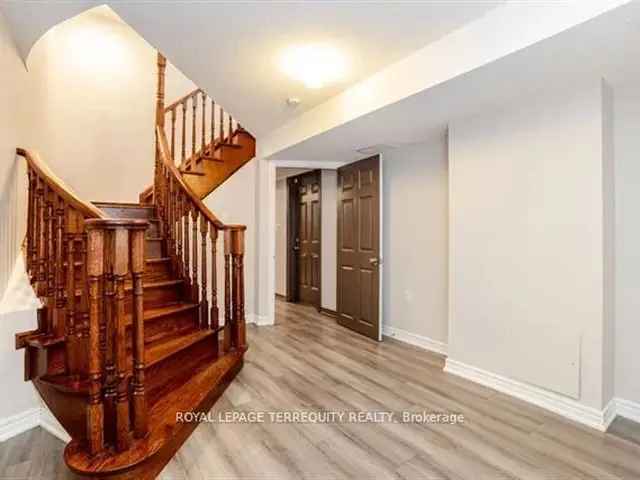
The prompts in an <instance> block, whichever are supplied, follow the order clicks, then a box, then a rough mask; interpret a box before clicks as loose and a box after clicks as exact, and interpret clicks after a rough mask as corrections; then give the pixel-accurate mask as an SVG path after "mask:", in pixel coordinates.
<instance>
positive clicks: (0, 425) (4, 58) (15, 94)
mask: <svg viewBox="0 0 640 480" xmlns="http://www.w3.org/2000/svg"><path fill="white" fill-rule="evenodd" d="M0 72H2V74H1V76H2V81H1V84H2V86H1V88H0V105H2V109H0V300H2V301H0V379H2V390H3V391H4V392H5V395H1V396H0V438H1V437H3V436H6V435H8V434H11V433H13V432H15V431H19V430H20V429H21V426H24V427H25V428H26V427H28V425H24V424H23V422H22V421H20V420H16V418H15V417H14V416H15V415H18V414H21V413H24V412H28V411H30V410H32V409H35V408H39V405H40V404H39V403H38V400H37V396H36V394H35V390H34V389H33V387H32V386H31V384H29V383H26V382H25V381H24V379H23V375H24V352H23V351H20V352H17V351H15V348H14V335H15V333H16V332H20V331H24V330H31V329H33V328H34V327H35V326H36V323H35V318H34V315H33V310H27V311H22V312H14V313H9V312H10V311H11V310H14V309H13V308H12V309H9V308H6V307H5V305H7V303H9V299H6V298H4V297H3V295H4V294H5V292H6V291H8V290H7V286H8V284H9V279H10V277H11V274H12V272H13V270H14V268H15V267H16V259H17V258H19V257H18V252H19V249H20V244H21V242H22V238H23V236H24V221H23V219H22V217H18V216H17V215H16V212H18V211H21V209H20V208H19V207H20V205H21V204H22V205H23V204H24V200H21V198H23V192H22V189H21V188H20V187H21V186H22V187H24V185H25V183H24V179H25V168H24V160H23V159H22V158H16V156H15V151H16V146H18V145H19V144H20V143H21V142H23V141H24V133H25V129H26V117H25V115H26V113H27V112H26V111H25V109H24V107H25V105H26V102H27V101H28V100H29V97H28V95H27V90H26V87H27V72H26V69H25V68H24V65H23V64H22V62H21V61H20V59H19V57H18V54H17V51H16V49H15V46H14V45H13V42H12V39H11V38H10V36H9V34H8V30H7V27H6V24H5V19H4V17H3V16H2V13H1V12H0ZM20 180H22V184H21V182H20ZM18 266H19V267H21V269H22V271H24V267H23V266H22V263H21V262H20V263H19V265H18ZM27 285H28V284H27ZM15 296H17V295H11V297H12V299H13V298H14V297H15ZM9 392H10V395H9V394H8V393H9ZM12 417H13V418H12Z"/></svg>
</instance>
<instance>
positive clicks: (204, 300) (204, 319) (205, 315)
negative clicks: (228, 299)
mask: <svg viewBox="0 0 640 480" xmlns="http://www.w3.org/2000/svg"><path fill="white" fill-rule="evenodd" d="M208 228H209V222H208V221H207V219H206V218H205V216H204V215H201V216H200V235H201V236H202V238H201V244H200V252H201V255H202V265H201V267H200V269H201V279H200V288H201V293H200V302H201V303H200V326H201V327H202V328H209V301H208V296H209V295H208V292H207V268H208V265H207V233H208Z"/></svg>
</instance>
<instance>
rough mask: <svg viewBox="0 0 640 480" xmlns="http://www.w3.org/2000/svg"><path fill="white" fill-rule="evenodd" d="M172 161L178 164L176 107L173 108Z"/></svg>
mask: <svg viewBox="0 0 640 480" xmlns="http://www.w3.org/2000/svg"><path fill="white" fill-rule="evenodd" d="M171 161H172V162H173V163H174V165H175V163H176V107H172V108H171Z"/></svg>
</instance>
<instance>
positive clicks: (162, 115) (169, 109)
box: [156, 54, 242, 171]
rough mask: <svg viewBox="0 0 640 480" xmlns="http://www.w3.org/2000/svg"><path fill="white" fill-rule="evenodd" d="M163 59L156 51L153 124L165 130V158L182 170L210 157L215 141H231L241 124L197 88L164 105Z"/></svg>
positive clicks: (164, 60) (164, 63)
mask: <svg viewBox="0 0 640 480" xmlns="http://www.w3.org/2000/svg"><path fill="white" fill-rule="evenodd" d="M166 63H167V61H166V59H165V58H164V57H163V56H162V55H161V54H158V92H159V95H158V96H157V105H156V124H157V125H159V126H161V127H163V128H164V129H165V135H166V136H167V143H168V145H169V158H171V159H172V160H173V162H174V164H178V165H179V167H180V169H181V170H183V171H185V170H188V169H189V168H192V167H193V166H194V165H195V160H196V159H198V158H200V157H202V156H213V152H214V150H215V146H216V145H217V144H218V143H233V135H234V133H235V132H236V131H238V130H242V127H241V126H240V124H238V122H237V121H236V120H235V119H234V118H233V117H232V116H231V114H230V113H229V112H226V111H225V110H224V108H222V106H221V105H219V104H217V103H216V102H215V100H214V99H213V98H211V97H210V96H209V95H207V93H206V92H205V91H204V90H202V89H200V88H198V89H196V90H194V91H192V92H190V93H188V94H186V95H185V96H183V97H182V98H180V99H178V100H176V101H175V102H173V103H171V104H170V105H168V106H166V107H165V106H164V84H165V81H164V78H165V69H166Z"/></svg>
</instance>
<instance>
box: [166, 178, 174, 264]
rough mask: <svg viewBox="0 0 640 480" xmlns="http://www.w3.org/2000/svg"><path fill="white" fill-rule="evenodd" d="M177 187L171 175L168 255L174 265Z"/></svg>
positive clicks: (169, 186)
mask: <svg viewBox="0 0 640 480" xmlns="http://www.w3.org/2000/svg"><path fill="white" fill-rule="evenodd" d="M174 189H175V186H174V184H173V175H171V176H170V177H169V185H168V190H169V203H168V205H167V207H168V209H169V211H168V216H167V226H168V229H167V242H168V246H169V248H168V250H169V251H168V253H169V258H170V262H171V263H172V265H173V262H174V259H175V255H174V252H175V238H174V236H173V233H174V231H173V227H174V219H173V214H174V209H173V207H174V203H175V198H174V195H175V190H174Z"/></svg>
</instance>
